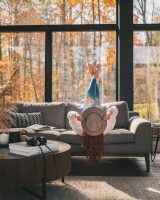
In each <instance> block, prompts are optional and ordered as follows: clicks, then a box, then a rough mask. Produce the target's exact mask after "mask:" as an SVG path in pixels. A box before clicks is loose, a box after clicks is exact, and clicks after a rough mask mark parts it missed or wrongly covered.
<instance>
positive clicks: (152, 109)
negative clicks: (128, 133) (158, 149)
mask: <svg viewBox="0 0 160 200" xmlns="http://www.w3.org/2000/svg"><path fill="white" fill-rule="evenodd" d="M133 10H134V17H133V22H134V23H135V24H138V26H136V25H135V29H134V33H133V44H134V49H133V50H134V51H133V64H134V109H135V110H136V111H138V112H139V113H140V115H141V116H143V117H145V118H148V119H149V120H151V121H152V122H155V121H159V118H160V95H159V92H160V86H159V85H160V26H159V23H160V1H159V0H134V9H133ZM157 25H158V26H157ZM136 29H138V31H136Z"/></svg>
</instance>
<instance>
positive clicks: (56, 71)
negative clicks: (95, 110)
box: [52, 31, 116, 102]
mask: <svg viewBox="0 0 160 200" xmlns="http://www.w3.org/2000/svg"><path fill="white" fill-rule="evenodd" d="M52 38H53V70H52V71H53V79H52V83H53V86H52V89H53V92H52V99H53V101H65V102H67V101H69V102H70V101H72V102H84V101H85V98H86V90H87V88H88V85H89V82H90V76H89V73H88V68H87V64H88V63H90V64H101V74H100V79H99V87H100V94H101V101H102V102H103V101H104V102H107V101H115V100H116V33H115V32H111V31H108V32H63V33H59V32H56V33H53V35H52Z"/></svg>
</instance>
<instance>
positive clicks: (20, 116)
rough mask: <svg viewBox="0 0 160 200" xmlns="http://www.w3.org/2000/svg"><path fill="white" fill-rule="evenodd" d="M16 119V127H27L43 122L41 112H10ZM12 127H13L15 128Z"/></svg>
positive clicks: (14, 119)
mask: <svg viewBox="0 0 160 200" xmlns="http://www.w3.org/2000/svg"><path fill="white" fill-rule="evenodd" d="M10 114H11V117H12V118H13V121H14V126H13V127H14V128H25V127H27V126H31V125H33V124H42V114H41V112H35V113H14V112H12V113H10ZM13 127H12V128H13Z"/></svg>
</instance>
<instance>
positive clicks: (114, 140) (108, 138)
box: [59, 129, 135, 144]
mask: <svg viewBox="0 0 160 200" xmlns="http://www.w3.org/2000/svg"><path fill="white" fill-rule="evenodd" d="M134 138H135V134H134V133H132V132H130V131H128V130H126V129H115V130H111V131H110V132H109V133H108V134H106V135H105V136H104V144H118V143H134V141H135V140H134ZM59 140H60V141H61V142H66V143H69V144H82V143H83V137H82V136H80V135H78V134H76V132H75V131H72V130H68V131H64V132H62V133H60V135H59Z"/></svg>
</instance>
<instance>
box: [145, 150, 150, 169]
mask: <svg viewBox="0 0 160 200" xmlns="http://www.w3.org/2000/svg"><path fill="white" fill-rule="evenodd" d="M145 162H146V169H147V172H149V171H150V154H149V153H146V154H145Z"/></svg>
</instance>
